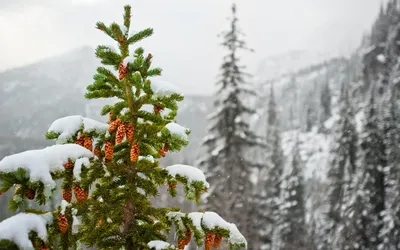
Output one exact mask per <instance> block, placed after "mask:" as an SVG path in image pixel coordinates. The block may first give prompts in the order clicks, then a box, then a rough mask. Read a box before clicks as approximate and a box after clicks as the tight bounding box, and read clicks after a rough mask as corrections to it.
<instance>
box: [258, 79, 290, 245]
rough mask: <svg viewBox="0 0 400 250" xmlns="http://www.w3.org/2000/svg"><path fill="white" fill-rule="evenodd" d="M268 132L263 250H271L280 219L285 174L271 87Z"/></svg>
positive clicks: (262, 203)
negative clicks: (280, 199)
mask: <svg viewBox="0 0 400 250" xmlns="http://www.w3.org/2000/svg"><path fill="white" fill-rule="evenodd" d="M267 115H268V117H267V130H266V145H267V147H266V148H267V151H266V152H263V153H264V154H265V156H266V157H265V159H264V161H265V164H264V168H263V169H262V170H261V174H260V175H261V176H260V180H259V183H260V184H261V185H260V184H259V185H258V190H259V191H258V195H259V197H260V198H259V201H258V204H257V205H258V211H257V213H258V214H259V216H258V219H259V223H260V225H261V227H260V229H261V230H260V240H261V244H262V247H261V249H271V243H272V241H271V237H272V234H273V230H274V228H275V223H276V222H277V221H276V220H277V219H278V218H277V216H278V210H279V207H278V201H279V198H280V184H281V178H282V173H283V163H284V156H283V150H282V139H281V124H280V119H279V117H278V107H277V105H276V101H275V95H274V88H273V86H272V85H271V89H270V95H269V99H268V107H267Z"/></svg>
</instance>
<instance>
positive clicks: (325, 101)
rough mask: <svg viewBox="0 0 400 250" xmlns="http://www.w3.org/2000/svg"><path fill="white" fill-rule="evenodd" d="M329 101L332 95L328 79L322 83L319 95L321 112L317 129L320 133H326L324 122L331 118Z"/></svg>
mask: <svg viewBox="0 0 400 250" xmlns="http://www.w3.org/2000/svg"><path fill="white" fill-rule="evenodd" d="M327 78H328V77H327ZM331 99H332V95H331V90H330V87H329V79H326V81H325V82H324V83H323V86H322V90H321V95H320V105H321V107H322V110H321V111H320V115H319V129H320V131H321V132H326V129H325V127H324V122H325V121H326V120H328V118H329V117H331V116H332V107H331Z"/></svg>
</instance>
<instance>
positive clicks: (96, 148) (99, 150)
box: [94, 147, 101, 158]
mask: <svg viewBox="0 0 400 250" xmlns="http://www.w3.org/2000/svg"><path fill="white" fill-rule="evenodd" d="M94 155H95V156H97V157H98V158H101V148H100V147H95V148H94Z"/></svg>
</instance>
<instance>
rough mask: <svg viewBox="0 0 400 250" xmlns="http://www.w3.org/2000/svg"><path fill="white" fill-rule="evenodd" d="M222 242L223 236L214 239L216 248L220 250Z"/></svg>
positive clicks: (216, 236) (218, 235)
mask: <svg viewBox="0 0 400 250" xmlns="http://www.w3.org/2000/svg"><path fill="white" fill-rule="evenodd" d="M221 242H222V235H220V234H217V235H215V238H214V248H216V249H218V248H219V246H220V245H221Z"/></svg>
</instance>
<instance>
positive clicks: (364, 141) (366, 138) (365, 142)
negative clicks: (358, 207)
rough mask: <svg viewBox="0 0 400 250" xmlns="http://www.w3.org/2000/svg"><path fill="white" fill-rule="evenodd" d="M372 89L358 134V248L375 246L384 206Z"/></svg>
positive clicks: (381, 147)
mask: <svg viewBox="0 0 400 250" xmlns="http://www.w3.org/2000/svg"><path fill="white" fill-rule="evenodd" d="M375 93H376V92H375V91H374V88H373V89H372V91H371V96H370V99H369V103H368V106H367V107H366V114H365V117H366V118H365V120H366V123H365V125H364V129H363V133H362V135H361V148H362V161H361V166H363V169H364V174H363V176H362V178H363V184H362V186H361V187H360V190H359V191H360V192H361V193H362V197H363V199H364V200H363V203H364V211H363V215H364V216H363V225H364V230H365V235H366V238H367V239H368V242H367V244H366V245H365V247H363V248H362V249H377V248H378V246H379V244H380V240H379V238H378V236H379V232H380V229H381V226H382V212H383V211H384V208H385V185H384V183H385V182H384V179H385V178H384V177H385V175H384V172H383V168H384V167H385V166H386V156H385V148H386V147H385V144H384V134H383V132H382V130H381V129H380V122H381V120H380V117H379V113H378V108H377V104H376V101H375Z"/></svg>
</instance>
